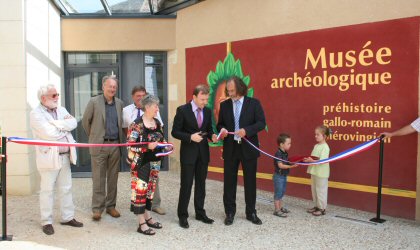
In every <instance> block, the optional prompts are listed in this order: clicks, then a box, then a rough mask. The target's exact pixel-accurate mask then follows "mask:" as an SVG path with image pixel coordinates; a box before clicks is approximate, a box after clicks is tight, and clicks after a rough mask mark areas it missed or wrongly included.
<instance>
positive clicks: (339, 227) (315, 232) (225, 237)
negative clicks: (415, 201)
mask: <svg viewBox="0 0 420 250" xmlns="http://www.w3.org/2000/svg"><path fill="white" fill-rule="evenodd" d="M160 183H161V193H162V199H163V201H162V205H163V207H164V208H166V210H167V212H168V213H167V214H166V215H164V216H159V215H156V214H154V217H155V218H157V219H158V220H159V221H160V222H161V223H162V224H163V226H164V228H163V229H162V230H159V231H158V232H157V234H156V235H155V236H152V237H150V236H145V235H141V234H139V233H137V232H136V229H137V219H136V218H135V216H134V215H133V214H131V213H130V212H129V199H130V198H129V197H130V196H129V174H128V173H122V174H120V179H119V191H118V205H117V209H119V210H120V212H121V213H122V216H121V217H120V218H118V219H114V218H112V217H110V216H109V215H104V216H103V218H102V220H101V221H100V222H94V221H92V219H91V212H90V203H91V179H89V178H77V179H73V195H74V202H75V205H76V209H77V211H76V219H78V220H80V221H82V222H83V223H84V224H85V226H84V227H83V228H71V227H68V226H61V225H60V224H59V223H58V222H59V217H58V216H57V215H58V214H57V213H56V215H55V218H56V222H55V223H54V229H55V234H54V235H52V236H47V235H45V234H44V233H43V232H42V230H41V226H40V224H39V203H38V196H37V195H32V196H25V197H21V196H8V219H7V222H8V234H11V235H13V241H12V242H5V241H3V242H1V243H0V249H57V248H64V249H136V248H137V249H146V248H150V249H186V248H189V249H198V248H204V249H228V248H229V249H273V248H280V249H420V224H419V223H416V222H413V221H409V220H404V219H399V218H392V217H386V216H385V217H384V218H385V219H387V222H386V223H384V224H378V225H374V224H369V223H368V222H367V221H368V219H369V218H372V217H374V214H372V213H367V212H362V211H358V210H354V209H348V208H342V207H336V206H329V208H328V211H327V212H328V214H327V215H326V216H323V217H314V216H312V215H310V214H307V213H306V212H305V210H306V208H308V207H310V206H311V202H309V201H307V200H302V199H297V198H292V197H286V198H285V202H286V203H287V205H288V208H289V209H290V210H291V211H292V212H291V214H290V216H289V217H288V218H286V219H284V218H279V217H275V216H273V215H272V210H273V205H272V204H271V203H270V202H269V201H270V200H271V199H272V193H269V192H264V191H258V197H259V201H258V202H257V211H258V215H259V217H260V218H261V219H262V221H263V225H261V226H256V225H253V224H251V223H250V222H248V221H247V220H246V219H245V215H244V213H243V211H244V210H245V204H244V196H243V189H242V188H238V195H237V201H238V204H237V205H238V208H237V211H238V212H237V216H236V217H235V221H234V224H233V225H232V226H229V227H227V226H225V225H224V224H223V220H224V212H223V203H222V191H223V184H222V183H221V182H218V181H208V182H207V198H206V209H207V214H208V216H209V217H211V218H214V219H215V221H216V222H215V224H213V225H206V224H204V223H202V222H199V221H196V220H195V219H194V211H193V205H192V204H191V203H190V209H189V211H190V219H189V223H190V228H189V229H182V228H180V227H179V226H178V219H177V218H176V207H177V202H178V192H179V174H178V173H176V172H163V173H161V182H160ZM56 211H57V210H56ZM336 215H339V216H344V217H350V218H355V219H360V220H363V221H366V222H355V221H350V220H346V219H340V218H337V217H336Z"/></svg>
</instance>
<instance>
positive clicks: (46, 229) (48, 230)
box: [42, 224, 54, 235]
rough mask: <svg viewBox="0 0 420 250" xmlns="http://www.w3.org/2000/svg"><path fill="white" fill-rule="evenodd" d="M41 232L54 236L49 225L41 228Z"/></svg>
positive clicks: (52, 229)
mask: <svg viewBox="0 0 420 250" xmlns="http://www.w3.org/2000/svg"><path fill="white" fill-rule="evenodd" d="M42 232H44V233H45V234H46V235H51V234H54V228H53V226H52V225H51V224H47V225H44V226H42Z"/></svg>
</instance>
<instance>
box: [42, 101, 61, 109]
mask: <svg viewBox="0 0 420 250" xmlns="http://www.w3.org/2000/svg"><path fill="white" fill-rule="evenodd" d="M44 106H45V107H47V108H49V109H55V108H57V106H58V102H57V101H53V100H47V101H46V102H45V103H44Z"/></svg>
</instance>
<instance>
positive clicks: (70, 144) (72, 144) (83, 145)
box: [7, 137, 173, 156]
mask: <svg viewBox="0 0 420 250" xmlns="http://www.w3.org/2000/svg"><path fill="white" fill-rule="evenodd" d="M7 140H8V142H14V143H18V144H25V145H36V146H63V147H78V148H90V147H127V146H139V145H145V144H149V143H151V142H132V143H109V144H108V143H105V144H100V143H78V142H57V141H44V140H37V139H31V138H22V137H8V138H7ZM157 147H158V148H165V147H170V148H171V150H169V151H167V152H164V153H157V154H156V156H167V155H170V154H171V153H172V152H173V144H172V143H168V142H159V143H158V145H157Z"/></svg>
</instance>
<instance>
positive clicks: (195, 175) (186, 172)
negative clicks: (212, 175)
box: [178, 159, 208, 218]
mask: <svg viewBox="0 0 420 250" xmlns="http://www.w3.org/2000/svg"><path fill="white" fill-rule="evenodd" d="M207 169H208V165H207V164H204V163H202V162H201V160H200V159H198V160H197V162H196V163H195V164H194V165H188V164H183V165H182V166H181V187H180V190H179V200H178V217H179V218H188V204H189V202H190V197H191V189H192V185H193V181H194V179H195V184H194V209H195V214H196V216H197V215H205V214H206V211H205V210H204V200H205V198H206V178H207Z"/></svg>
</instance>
